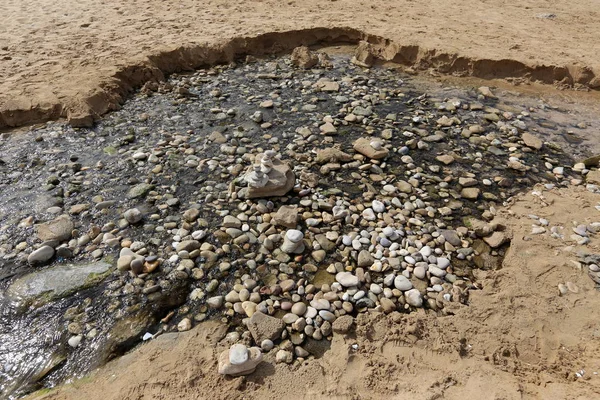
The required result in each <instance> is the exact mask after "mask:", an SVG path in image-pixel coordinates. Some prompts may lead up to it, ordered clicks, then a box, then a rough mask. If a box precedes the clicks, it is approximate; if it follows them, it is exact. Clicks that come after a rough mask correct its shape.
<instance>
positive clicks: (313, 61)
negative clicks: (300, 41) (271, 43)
mask: <svg viewBox="0 0 600 400" xmlns="http://www.w3.org/2000/svg"><path fill="white" fill-rule="evenodd" d="M290 58H291V61H292V64H293V65H295V66H296V67H299V68H304V69H308V68H312V67H314V66H315V65H317V64H318V63H319V56H318V55H317V54H315V53H313V52H312V51H310V49H309V48H308V47H306V46H300V47H296V48H295V49H294V51H292V55H291V57H290Z"/></svg>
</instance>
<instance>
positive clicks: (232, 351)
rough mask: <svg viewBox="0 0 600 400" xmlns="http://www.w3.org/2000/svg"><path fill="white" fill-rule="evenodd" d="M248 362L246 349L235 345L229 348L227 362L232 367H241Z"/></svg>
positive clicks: (238, 344) (241, 345) (240, 345)
mask: <svg viewBox="0 0 600 400" xmlns="http://www.w3.org/2000/svg"><path fill="white" fill-rule="evenodd" d="M246 361H248V348H247V347H246V346H244V345H243V344H240V343H237V344H234V345H233V346H231V347H230V348H229V362H230V363H231V364H232V365H241V364H243V363H245V362H246Z"/></svg>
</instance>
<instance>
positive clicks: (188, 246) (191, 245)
mask: <svg viewBox="0 0 600 400" xmlns="http://www.w3.org/2000/svg"><path fill="white" fill-rule="evenodd" d="M199 248H200V242H199V241H197V240H184V241H182V242H179V243H177V246H176V248H175V250H177V252H178V253H179V252H180V251H184V250H185V251H188V252H191V251H194V250H197V249H199Z"/></svg>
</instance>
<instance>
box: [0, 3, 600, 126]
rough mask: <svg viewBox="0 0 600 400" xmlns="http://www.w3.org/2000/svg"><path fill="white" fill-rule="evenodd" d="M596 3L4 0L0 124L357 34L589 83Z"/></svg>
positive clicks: (468, 63) (95, 111)
mask: <svg viewBox="0 0 600 400" xmlns="http://www.w3.org/2000/svg"><path fill="white" fill-rule="evenodd" d="M599 6H600V2H599V1H598V0H592V1H586V2H558V1H546V0H525V1H519V2H514V1H513V2H509V1H489V0H484V1H475V0H455V1H448V0H441V1H425V2H424V1H410V0H393V1H372V0H364V1H356V0H339V1H322V0H321V1H317V0H304V1H294V0H291V1H279V0H264V1H257V0H252V1H244V2H234V1H227V0H212V1H207V0H130V1H122V0H101V1H99V0H93V1H92V0H77V1H69V0H60V1H56V0H39V1H29V0H3V1H2V2H0V16H1V20H2V23H0V128H2V127H3V126H4V127H7V126H19V125H23V124H27V123H31V122H37V121H45V120H48V119H56V118H59V117H61V116H62V117H69V119H70V120H71V121H72V122H73V123H76V124H89V123H91V122H92V119H93V118H96V117H97V116H98V115H100V114H103V113H104V112H106V111H108V110H110V109H114V108H117V107H118V106H119V103H121V102H122V101H123V100H124V98H125V96H126V94H127V93H128V92H129V91H130V90H131V88H132V87H135V86H140V85H141V84H143V83H144V82H145V81H147V80H149V79H160V78H162V76H163V73H164V72H167V73H168V72H172V71H176V70H181V69H186V68H193V67H198V66H200V65H203V64H210V63H215V62H224V61H228V60H231V59H232V58H233V57H235V56H236V55H242V54H260V53H264V52H273V51H280V50H288V49H291V48H292V47H294V46H296V45H298V44H301V43H304V44H315V43H318V42H321V43H331V42H340V41H341V42H351V43H352V42H354V43H355V42H357V41H358V40H360V39H367V40H369V41H371V42H373V43H376V44H378V46H379V49H380V56H381V57H382V58H385V59H394V60H395V61H398V62H401V63H404V64H408V65H414V66H416V67H417V68H423V69H427V68H433V69H437V70H439V71H442V72H444V73H454V74H460V75H475V76H479V77H483V78H494V77H499V78H505V77H517V78H521V77H524V78H526V79H532V80H540V81H543V82H546V83H553V82H561V83H562V84H566V85H572V84H581V85H583V86H587V87H600V41H599V40H598V37H600V24H598V21H599V20H600V11H599V10H600V7H599ZM298 30H300V31H298ZM290 31H291V32H290ZM270 32H277V33H276V34H268V33H270ZM264 34H267V35H264ZM261 35H264V36H261Z"/></svg>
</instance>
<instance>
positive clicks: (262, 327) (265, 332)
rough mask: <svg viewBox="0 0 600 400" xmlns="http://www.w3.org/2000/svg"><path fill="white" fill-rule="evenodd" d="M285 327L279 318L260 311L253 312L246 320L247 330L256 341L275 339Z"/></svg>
mask: <svg viewBox="0 0 600 400" xmlns="http://www.w3.org/2000/svg"><path fill="white" fill-rule="evenodd" d="M284 329H285V323H284V322H283V321H282V320H280V319H279V318H275V317H271V316H269V315H266V314H263V313H261V312H255V313H254V314H253V315H252V317H250V319H249V320H248V330H249V331H250V334H251V335H252V337H253V338H254V341H255V342H256V343H262V341H263V340H265V339H269V340H271V341H275V340H277V339H279V337H280V336H281V332H283V330H284Z"/></svg>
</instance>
